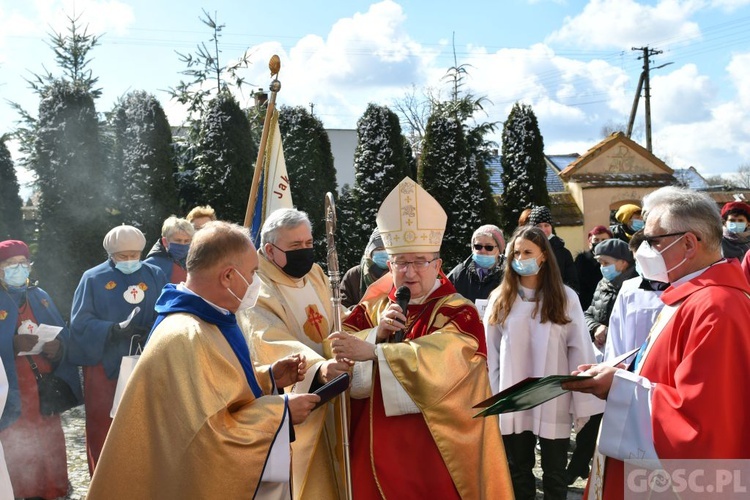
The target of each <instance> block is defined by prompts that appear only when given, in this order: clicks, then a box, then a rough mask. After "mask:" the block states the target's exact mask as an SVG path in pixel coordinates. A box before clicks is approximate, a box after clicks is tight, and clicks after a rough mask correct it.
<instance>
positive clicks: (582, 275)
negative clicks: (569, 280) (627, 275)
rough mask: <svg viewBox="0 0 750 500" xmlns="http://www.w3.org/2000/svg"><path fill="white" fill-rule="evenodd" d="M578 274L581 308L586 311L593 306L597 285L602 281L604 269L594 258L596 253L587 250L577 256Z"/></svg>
mask: <svg viewBox="0 0 750 500" xmlns="http://www.w3.org/2000/svg"><path fill="white" fill-rule="evenodd" d="M575 265H576V273H577V274H578V281H579V283H580V286H581V289H580V295H579V296H580V298H581V307H582V308H583V310H584V311H585V310H586V309H588V308H589V306H590V305H591V299H592V298H593V297H594V290H596V285H598V284H599V281H600V280H601V279H602V269H601V267H600V266H599V263H598V262H597V261H596V259H595V258H594V252H592V251H591V250H586V251H585V252H581V253H579V254H578V255H576V260H575Z"/></svg>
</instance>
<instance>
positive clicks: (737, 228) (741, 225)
mask: <svg viewBox="0 0 750 500" xmlns="http://www.w3.org/2000/svg"><path fill="white" fill-rule="evenodd" d="M745 228H747V223H745V222H727V231H729V232H730V233H744V232H745Z"/></svg>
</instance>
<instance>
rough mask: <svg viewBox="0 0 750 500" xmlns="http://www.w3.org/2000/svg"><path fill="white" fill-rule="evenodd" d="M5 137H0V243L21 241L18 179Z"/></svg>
mask: <svg viewBox="0 0 750 500" xmlns="http://www.w3.org/2000/svg"><path fill="white" fill-rule="evenodd" d="M6 139H7V138H6V137H5V136H3V137H0V241H2V240H23V239H24V231H23V215H22V212H21V207H22V205H23V201H22V200H21V196H20V195H19V185H18V177H17V176H16V170H15V167H14V164H13V158H11V156H10V151H8V148H7V146H6V145H5V141H6Z"/></svg>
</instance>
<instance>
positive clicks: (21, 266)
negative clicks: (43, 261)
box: [0, 262, 33, 272]
mask: <svg viewBox="0 0 750 500" xmlns="http://www.w3.org/2000/svg"><path fill="white" fill-rule="evenodd" d="M31 264H33V262H19V263H18V264H10V265H7V266H4V267H0V269H2V270H3V271H11V272H12V271H18V270H19V269H26V270H28V269H29V268H31Z"/></svg>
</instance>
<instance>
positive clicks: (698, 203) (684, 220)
mask: <svg viewBox="0 0 750 500" xmlns="http://www.w3.org/2000/svg"><path fill="white" fill-rule="evenodd" d="M643 215H644V219H648V217H650V216H653V217H657V218H658V219H659V224H660V225H661V226H662V227H663V228H664V230H665V231H667V232H668V233H677V232H681V231H685V232H691V233H693V234H695V235H696V236H697V237H698V238H700V240H701V241H702V242H703V244H704V245H705V246H706V248H707V249H708V250H711V251H717V250H719V249H720V248H721V237H722V221H721V215H720V214H719V207H718V206H717V205H716V202H715V201H714V200H713V199H711V197H710V196H708V195H707V194H705V193H699V192H697V191H692V190H690V189H685V188H679V187H675V186H667V187H663V188H660V189H657V190H656V191H654V192H653V193H650V194H647V195H646V196H644V197H643Z"/></svg>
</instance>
